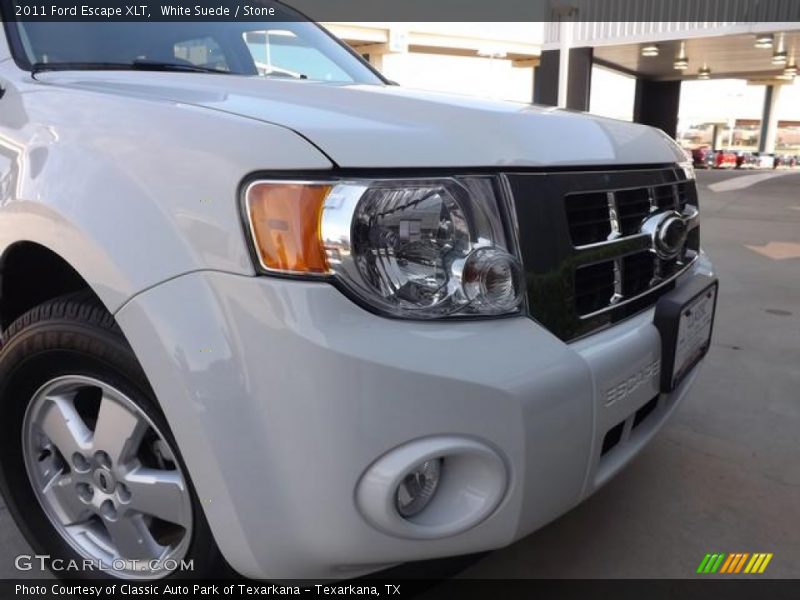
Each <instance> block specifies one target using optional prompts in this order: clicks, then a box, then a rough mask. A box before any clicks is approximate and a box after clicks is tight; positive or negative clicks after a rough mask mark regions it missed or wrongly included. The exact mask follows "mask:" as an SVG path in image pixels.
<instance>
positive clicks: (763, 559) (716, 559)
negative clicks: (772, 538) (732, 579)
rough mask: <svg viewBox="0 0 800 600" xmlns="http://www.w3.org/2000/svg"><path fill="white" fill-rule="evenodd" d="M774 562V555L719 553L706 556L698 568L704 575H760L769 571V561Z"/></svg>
mask: <svg viewBox="0 0 800 600" xmlns="http://www.w3.org/2000/svg"><path fill="white" fill-rule="evenodd" d="M771 560H772V553H771V552H769V553H766V552H756V553H753V554H750V553H749V552H735V553H733V554H725V553H722V552H718V553H715V554H706V555H705V556H704V557H703V560H702V561H700V566H698V567H697V572H698V573H700V574H703V575H706V574H714V573H720V574H725V575H732V574H734V575H735V574H737V573H748V574H751V575H752V574H758V573H763V572H764V571H765V570H766V569H767V565H768V564H769V561H771Z"/></svg>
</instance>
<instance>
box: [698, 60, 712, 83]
mask: <svg viewBox="0 0 800 600" xmlns="http://www.w3.org/2000/svg"><path fill="white" fill-rule="evenodd" d="M697 78H698V79H711V69H709V68H708V65H707V64H706V63H703V66H702V67H700V68H699V69H697Z"/></svg>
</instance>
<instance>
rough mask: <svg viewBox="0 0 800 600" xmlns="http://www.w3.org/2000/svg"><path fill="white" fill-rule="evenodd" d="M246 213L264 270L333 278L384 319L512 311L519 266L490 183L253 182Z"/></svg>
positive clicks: (490, 180)
mask: <svg viewBox="0 0 800 600" xmlns="http://www.w3.org/2000/svg"><path fill="white" fill-rule="evenodd" d="M287 207H288V209H287ZM292 207H293V208H294V210H292ZM247 209H248V216H249V222H250V225H251V231H252V234H253V238H254V240H255V245H256V249H257V251H258V254H259V259H260V261H261V264H262V267H264V268H265V269H266V270H268V271H273V272H284V273H292V274H297V273H300V272H307V273H310V274H311V273H317V274H328V275H333V276H335V277H336V278H337V280H338V281H339V282H340V283H341V284H342V285H344V286H345V287H346V288H347V289H348V290H350V291H351V292H352V293H354V294H355V295H357V296H358V298H359V299H361V300H363V301H364V302H366V303H367V304H369V305H370V306H372V307H373V308H376V309H378V310H379V311H381V312H384V313H386V314H390V315H392V316H405V317H412V318H437V317H444V316H449V315H469V314H472V315H501V314H507V313H513V312H516V311H518V310H519V306H520V304H521V298H522V293H521V290H522V281H521V278H522V274H521V269H520V266H519V263H518V261H517V259H516V258H515V257H514V256H513V254H512V253H511V252H510V251H509V244H508V243H507V240H506V238H505V234H504V229H503V223H502V220H501V218H500V211H499V208H498V200H497V197H496V193H495V184H494V180H493V178H491V177H469V178H458V179H456V178H442V179H430V180H374V181H364V180H355V181H341V182H327V183H310V184H302V183H299V184H298V183H288V182H261V183H257V184H254V185H253V186H251V187H250V188H249V190H248V194H247ZM306 254H308V256H306ZM320 256H324V258H323V259H320Z"/></svg>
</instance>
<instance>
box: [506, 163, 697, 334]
mask: <svg viewBox="0 0 800 600" xmlns="http://www.w3.org/2000/svg"><path fill="white" fill-rule="evenodd" d="M502 179H503V180H504V182H505V189H506V190H507V191H508V192H509V193H510V194H511V196H512V198H511V205H512V209H513V211H514V213H515V217H516V218H515V220H516V222H517V224H518V228H519V229H518V231H519V236H518V239H519V248H520V254H521V258H522V260H523V266H524V269H525V273H526V285H527V289H528V293H527V297H528V298H527V299H528V313H529V315H530V316H531V317H532V318H533V319H535V320H537V321H538V322H539V323H541V324H542V325H544V326H545V327H547V328H548V329H549V330H550V331H551V332H553V333H554V334H556V335H557V336H558V337H560V338H561V339H562V340H564V341H573V340H576V339H579V338H582V337H584V336H586V335H588V334H591V333H593V332H595V331H598V330H600V329H603V328H605V327H608V326H609V325H611V324H613V323H616V322H618V321H620V320H622V319H625V318H628V317H630V316H633V315H634V314H637V313H639V312H641V311H643V310H646V309H647V308H649V307H650V306H652V305H653V304H654V303H655V302H656V300H657V299H658V298H659V297H660V296H661V295H662V294H663V293H666V292H667V291H669V290H670V289H672V287H674V285H675V282H676V280H677V279H678V278H679V277H680V276H681V275H683V274H684V273H686V272H687V271H688V270H689V269H690V268H691V266H692V265H693V264H694V263H695V261H696V260H697V257H698V255H699V229H698V203H697V194H696V184H695V182H694V180H693V179H692V178H690V176H689V175H688V174H687V172H686V171H685V170H684V169H683V168H682V167H681V166H680V165H678V164H675V165H662V166H654V167H643V168H631V169H625V168H622V169H619V170H605V171H604V170H574V171H557V172H538V173H520V172H516V173H513V172H509V173H504V174H503V176H502ZM678 214H679V215H681V216H682V219H681V220H682V221H683V226H684V230H683V232H682V233H683V235H682V234H681V233H677V232H676V235H678V236H679V237H677V238H675V239H678V240H682V242H679V244H680V243H682V244H683V245H682V246H681V247H680V250H679V251H678V252H677V254H673V252H675V250H671V249H668V248H670V246H666V247H665V245H664V244H665V243H666V240H667V239H670V238H667V237H664V236H665V235H667V231H669V232H670V233H672V232H673V230H674V227H673V225H672V224H667V223H668V222H669V223H672V222H674V220H675V219H670V216H672V215H674V216H677V215H678ZM604 218H605V219H607V221H605V224H604V220H603V219H604ZM645 222H646V223H647V227H644V224H645ZM687 232H688V235H687ZM673 237H674V235H673ZM683 240H685V241H683ZM676 250H677V248H676ZM657 251H658V252H657Z"/></svg>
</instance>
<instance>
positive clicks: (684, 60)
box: [672, 42, 689, 71]
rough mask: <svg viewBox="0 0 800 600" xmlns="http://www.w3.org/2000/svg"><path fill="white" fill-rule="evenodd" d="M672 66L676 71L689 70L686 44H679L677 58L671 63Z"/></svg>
mask: <svg viewBox="0 0 800 600" xmlns="http://www.w3.org/2000/svg"><path fill="white" fill-rule="evenodd" d="M672 66H673V67H675V69H676V70H678V71H685V70H686V69H688V68H689V57H688V56H686V42H681V47H680V50H678V56H676V57H675V62H674V63H672Z"/></svg>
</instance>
